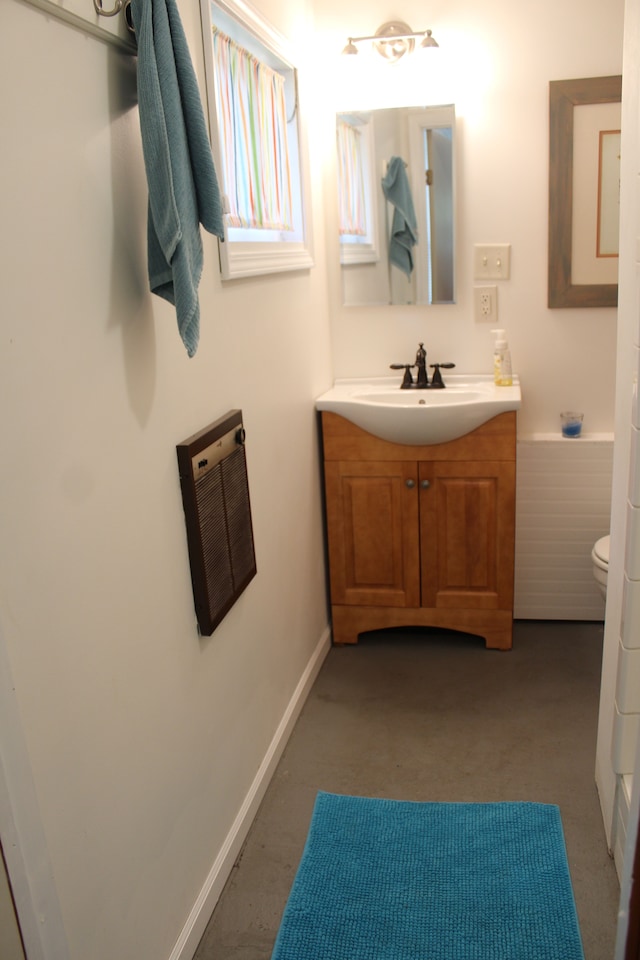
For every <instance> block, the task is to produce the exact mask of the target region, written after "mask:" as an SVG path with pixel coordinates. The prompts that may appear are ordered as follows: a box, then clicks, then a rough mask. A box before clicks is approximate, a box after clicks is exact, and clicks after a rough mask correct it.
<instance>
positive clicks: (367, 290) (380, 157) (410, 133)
mask: <svg viewBox="0 0 640 960" xmlns="http://www.w3.org/2000/svg"><path fill="white" fill-rule="evenodd" d="M454 134H455V108H454V107H453V106H452V105H447V106H439V107H393V108H388V109H383V110H370V111H365V112H351V113H339V114H338V115H337V118H336V142H337V170H338V204H339V231H340V264H341V274H342V294H343V303H344V305H345V306H372V305H381V304H393V305H398V304H447V303H454V302H455V257H454V253H455V176H454V159H455V157H454V150H455V135H454Z"/></svg>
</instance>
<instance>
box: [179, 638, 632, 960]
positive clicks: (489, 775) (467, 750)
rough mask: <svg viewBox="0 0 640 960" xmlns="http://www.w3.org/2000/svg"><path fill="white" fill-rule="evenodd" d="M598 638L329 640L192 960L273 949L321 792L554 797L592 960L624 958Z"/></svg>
mask: <svg viewBox="0 0 640 960" xmlns="http://www.w3.org/2000/svg"><path fill="white" fill-rule="evenodd" d="M602 636H603V629H602V625H601V624H597V623H596V624H594V623H567V622H563V623H547V622H542V621H520V622H518V623H516V625H515V631H514V648H513V650H512V651H510V652H508V653H500V652H497V651H487V650H485V649H484V644H483V642H482V641H480V640H478V639H477V638H473V637H468V636H465V635H460V634H453V633H452V634H446V633H444V632H442V631H435V630H434V631H431V630H427V631H395V632H387V633H385V632H382V631H381V632H380V633H376V634H373V633H372V634H368V635H366V636H365V637H364V638H362V639H361V640H360V642H359V644H358V645H357V646H354V647H333V648H332V649H331V651H330V653H329V655H328V657H327V659H326V661H325V663H324V665H323V667H322V670H321V672H320V675H319V676H318V678H317V680H316V682H315V684H314V687H313V689H312V691H311V694H310V696H309V698H308V700H307V703H306V704H305V706H304V709H303V711H302V713H301V715H300V718H299V720H298V723H297V724H296V727H295V729H294V732H293V735H292V737H291V739H290V741H289V743H288V745H287V748H286V750H285V753H284V755H283V757H282V760H281V762H280V764H279V766H278V769H277V771H276V774H275V776H274V778H273V780H272V782H271V784H270V786H269V789H268V791H267V793H266V796H265V798H264V801H263V803H262V806H261V808H260V810H259V812H258V816H257V817H256V820H255V822H254V824H253V826H252V829H251V831H250V834H249V837H248V839H247V842H246V844H245V846H244V849H243V852H242V854H241V856H240V857H239V858H238V861H237V863H236V865H235V867H234V869H233V871H232V874H231V876H230V878H229V881H228V883H227V885H226V887H225V890H224V892H223V894H222V897H221V899H220V901H219V903H218V905H217V907H216V909H215V911H214V913H213V916H212V918H211V920H210V922H209V925H208V927H207V930H206V932H205V934H204V936H203V938H202V941H201V943H200V946H199V948H198V951H197V953H196V960H268V958H269V957H270V956H271V951H272V949H273V943H274V940H275V937H276V934H277V931H278V927H279V924H280V919H281V916H282V911H283V909H284V906H285V903H286V900H287V897H288V895H289V890H290V888H291V884H292V882H293V878H294V876H295V872H296V870H297V867H298V862H299V860H300V856H301V854H302V850H303V847H304V842H305V838H306V835H307V830H308V826H309V820H310V817H311V811H312V808H313V804H314V800H315V796H316V793H317V791H318V790H327V791H330V792H334V793H347V794H356V795H360V796H371V797H393V798H395V799H399V800H432V801H433V800H437V801H485V802H487V801H497V800H531V801H539V802H542V803H556V804H558V805H559V807H560V810H561V813H562V820H563V825H564V831H565V839H566V843H567V851H568V857H569V866H570V869H571V876H572V880H573V886H574V893H575V898H576V905H577V909H578V917H579V921H580V928H581V933H582V938H583V944H584V952H585V960H612V958H613V954H614V944H615V930H616V918H617V909H618V900H619V887H618V881H617V877H616V871H615V867H614V864H613V860H612V859H611V858H610V857H609V855H608V851H607V848H606V841H605V835H604V829H603V825H602V818H601V814H600V806H599V801H598V796H597V791H596V787H595V783H594V768H595V744H596V727H597V714H598V692H599V684H600V664H601V654H602ZM301 960H302V958H301ZM305 960H319V958H305ZM398 960H402V958H398Z"/></svg>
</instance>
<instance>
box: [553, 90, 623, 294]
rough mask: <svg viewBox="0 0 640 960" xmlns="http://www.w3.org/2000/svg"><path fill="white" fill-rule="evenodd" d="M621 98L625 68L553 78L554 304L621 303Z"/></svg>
mask: <svg viewBox="0 0 640 960" xmlns="http://www.w3.org/2000/svg"><path fill="white" fill-rule="evenodd" d="M621 99H622V77H621V76H612V77H593V78H588V79H583V80H553V81H551V83H550V84H549V274H548V277H549V286H548V305H549V307H615V306H616V305H617V303H618V281H617V267H618V242H617V235H618V223H619V196H620V190H619V188H620V101H621ZM578 107H580V108H581V109H580V110H577V109H576V108H578ZM582 108H585V109H584V110H583V109H582Z"/></svg>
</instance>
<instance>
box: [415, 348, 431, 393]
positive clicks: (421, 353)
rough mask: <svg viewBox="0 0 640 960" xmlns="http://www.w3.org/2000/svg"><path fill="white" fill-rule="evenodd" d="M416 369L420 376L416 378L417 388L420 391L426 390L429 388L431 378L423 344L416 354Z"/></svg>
mask: <svg viewBox="0 0 640 960" xmlns="http://www.w3.org/2000/svg"><path fill="white" fill-rule="evenodd" d="M416 367H417V368H418V376H417V377H416V387H417V388H418V390H424V389H426V387H428V386H429V377H428V375H427V351H426V350H425V348H424V343H421V344H420V346H419V347H418V351H417V353H416Z"/></svg>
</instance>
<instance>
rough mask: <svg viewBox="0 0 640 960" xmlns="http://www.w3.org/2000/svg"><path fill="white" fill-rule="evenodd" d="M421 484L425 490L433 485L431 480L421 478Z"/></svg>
mask: <svg viewBox="0 0 640 960" xmlns="http://www.w3.org/2000/svg"><path fill="white" fill-rule="evenodd" d="M420 486H421V487H422V489H423V490H428V489H429V487H430V486H431V480H421V481H420Z"/></svg>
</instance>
